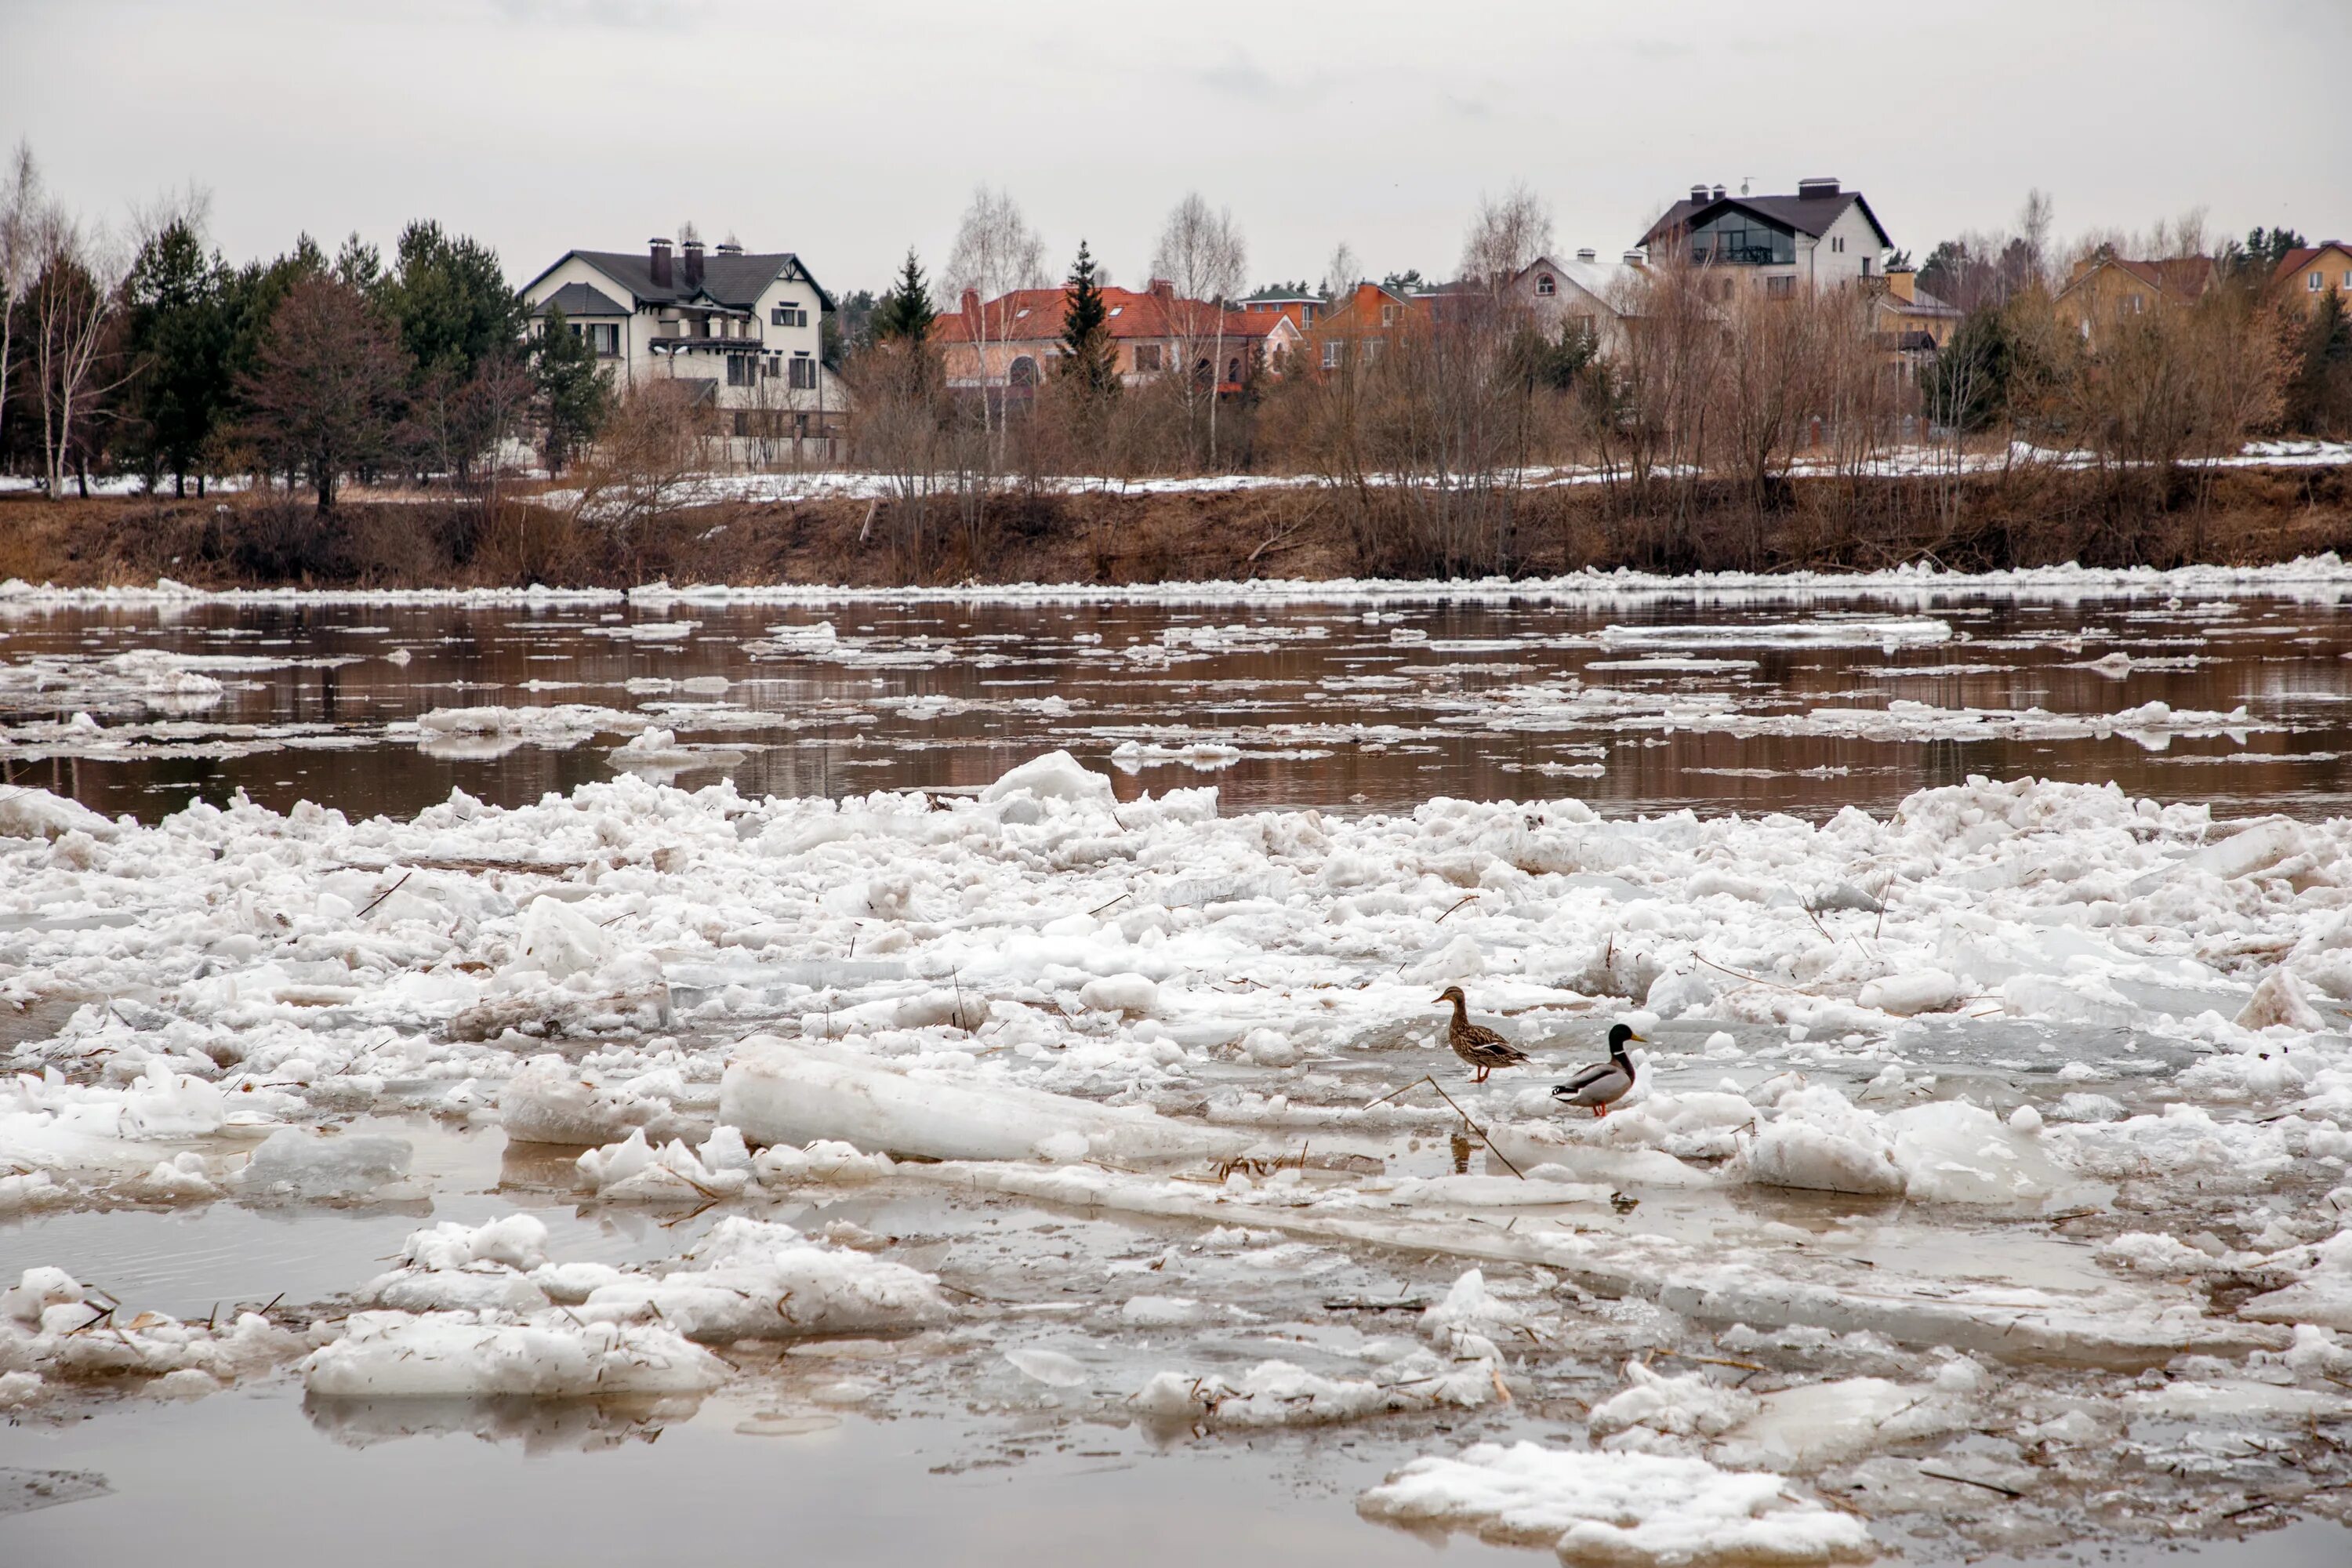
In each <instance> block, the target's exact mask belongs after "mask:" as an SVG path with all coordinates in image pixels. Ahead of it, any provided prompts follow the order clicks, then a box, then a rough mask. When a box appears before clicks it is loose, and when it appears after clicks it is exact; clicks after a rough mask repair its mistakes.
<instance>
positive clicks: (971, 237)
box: [940, 185, 1045, 432]
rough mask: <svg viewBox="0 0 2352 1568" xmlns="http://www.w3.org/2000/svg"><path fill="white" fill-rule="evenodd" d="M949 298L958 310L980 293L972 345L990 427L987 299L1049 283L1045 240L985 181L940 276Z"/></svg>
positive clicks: (973, 195)
mask: <svg viewBox="0 0 2352 1568" xmlns="http://www.w3.org/2000/svg"><path fill="white" fill-rule="evenodd" d="M940 281H941V283H942V284H943V285H944V287H945V289H946V290H947V293H948V296H949V302H950V303H953V304H954V305H955V306H956V307H957V308H958V309H961V306H962V296H963V294H964V293H965V291H967V290H970V291H971V292H972V293H975V294H977V295H978V296H979V297H980V311H979V320H978V321H975V322H973V323H972V348H973V352H974V353H976V354H977V355H978V356H979V361H980V398H981V415H980V417H981V427H982V431H983V432H985V431H986V430H988V428H989V427H990V416H989V390H988V302H989V300H992V299H993V298H995V297H996V296H998V295H1000V294H1008V293H1011V292H1012V291H1013V289H1042V288H1044V287H1045V241H1044V240H1042V239H1040V238H1039V237H1037V231H1036V230H1034V229H1033V228H1031V227H1030V226H1029V220H1028V219H1027V218H1026V217H1024V216H1022V212H1021V207H1020V205H1019V204H1018V203H1016V202H1015V201H1013V196H1012V195H1011V193H1009V192H1006V191H1001V190H1000V191H992V190H990V189H989V188H988V187H987V186H986V185H981V186H978V187H976V188H975V189H974V190H973V191H972V193H971V205H970V206H968V207H966V208H965V209H964V213H963V221H962V222H961V224H960V225H958V226H957V228H956V239H955V249H954V251H953V252H952V253H951V254H950V256H949V258H948V265H947V270H946V272H945V273H944V274H943V275H942V277H941V279H940Z"/></svg>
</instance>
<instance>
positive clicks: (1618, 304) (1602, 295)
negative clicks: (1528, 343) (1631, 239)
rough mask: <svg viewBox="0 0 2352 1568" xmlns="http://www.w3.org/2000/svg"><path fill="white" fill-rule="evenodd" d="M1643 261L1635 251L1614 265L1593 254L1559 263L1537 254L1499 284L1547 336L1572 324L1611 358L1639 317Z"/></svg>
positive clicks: (1580, 254)
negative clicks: (1627, 324)
mask: <svg viewBox="0 0 2352 1568" xmlns="http://www.w3.org/2000/svg"><path fill="white" fill-rule="evenodd" d="M1646 279H1647V274H1646V273H1645V272H1644V271H1643V255H1642V253H1641V252H1640V251H1638V250H1629V251H1626V252H1625V253H1624V254H1623V256H1622V258H1619V259H1617V260H1613V261H1603V260H1601V254H1600V252H1598V251H1595V250H1580V251H1578V252H1577V253H1576V254H1575V255H1574V256H1573V257H1571V258H1568V259H1567V260H1564V261H1562V260H1554V259H1553V258H1550V257H1549V256H1538V257H1537V258H1535V260H1534V261H1532V262H1530V263H1528V266H1526V267H1525V268H1521V269H1520V271H1519V273H1518V275H1517V277H1515V278H1513V279H1511V280H1510V281H1509V282H1508V283H1507V284H1505V285H1504V290H1503V293H1504V298H1505V300H1507V301H1508V302H1509V304H1510V305H1511V306H1512V307H1513V308H1514V309H1515V310H1518V311H1520V312H1522V313H1523V314H1525V315H1526V316H1527V317H1528V319H1529V320H1530V321H1535V322H1536V323H1537V324H1538V325H1539V326H1541V327H1542V328H1543V329H1544V330H1545V331H1546V332H1547V333H1557V332H1558V331H1559V330H1560V329H1561V328H1562V327H1565V326H1569V325H1570V324H1574V325H1577V326H1580V327H1581V328H1583V329H1584V330H1585V331H1589V332H1591V334H1592V336H1593V340H1594V341H1595V342H1598V343H1599V344H1600V345H1601V352H1602V353H1609V354H1614V353H1619V352H1621V351H1622V349H1623V347H1624V341H1625V329H1626V322H1627V321H1628V320H1629V319H1631V318H1633V317H1634V316H1637V315H1638V314H1639V313H1640V306H1639V304H1638V300H1640V298H1641V293H1642V288H1643V283H1644V282H1645V280H1646Z"/></svg>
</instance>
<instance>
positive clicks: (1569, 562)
mask: <svg viewBox="0 0 2352 1568" xmlns="http://www.w3.org/2000/svg"><path fill="white" fill-rule="evenodd" d="M1949 500H1950V497H1949V496H1948V494H1947V495H1944V496H1942V497H1939V496H1938V495H1937V492H1936V491H1935V490H1934V489H1933V488H1932V486H1931V485H1930V484H1929V483H1928V482H1927V481H1922V480H1866V481H1860V482H1849V481H1846V480H1841V479H1797V480H1795V481H1793V482H1791V483H1790V484H1789V485H1788V486H1786V487H1785V489H1783V490H1781V491H1780V492H1778V493H1777V494H1776V495H1775V496H1774V497H1773V498H1771V505H1770V506H1769V509H1763V510H1759V506H1758V504H1757V502H1756V500H1755V499H1754V497H1753V495H1752V493H1751V492H1750V491H1749V490H1748V489H1746V488H1744V487H1741V486H1739V485H1737V484H1734V483H1728V482H1727V483H1722V484H1710V485H1705V486H1701V487H1698V488H1696V489H1688V490H1684V491H1681V492H1678V493H1677V495H1676V497H1675V504H1674V507H1673V509H1672V511H1671V512H1670V513H1669V512H1668V511H1666V510H1664V509H1663V508H1661V509H1656V510H1651V511H1643V510H1637V509H1635V508H1633V507H1632V506H1629V505H1627V504H1625V503H1624V502H1623V501H1622V499H1620V498H1617V497H1613V496H1612V493H1611V492H1610V491H1609V490H1608V489H1606V488H1604V487H1601V486H1575V487H1565V488H1560V489H1545V490H1535V491H1529V492H1526V493H1524V494H1521V495H1519V496H1518V497H1517V498H1516V499H1515V500H1514V503H1513V507H1514V514H1513V519H1512V523H1513V531H1514V535H1515V540H1516V542H1515V545H1514V556H1515V563H1516V568H1517V572H1518V573H1520V574H1547V573H1554V572H1562V571H1572V570H1576V569H1578V568H1581V567H1585V566H1594V567H1601V568H1603V569H1606V568H1611V567H1615V566H1621V565H1622V566H1631V567H1635V568H1643V569H1649V570H1661V571H1696V570H1762V571H1771V570H1781V569H1789V568H1795V567H1813V568H1819V569H1825V570H1868V569H1871V568H1875V567H1884V566H1889V565H1893V564H1895V563H1901V562H1906V561H1916V560H1922V559H1929V560H1934V561H1936V562H1938V563H1941V564H1943V565H1944V566H1946V567H1949V568H1952V569H1955V570H1959V569H1974V570H1982V569H1987V568H1998V567H2007V566H2032V565H2041V564H2045V563H2053V562H2060V561H2072V560H2079V561H2082V562H2083V563H2085V564H2090V565H2142V564H2146V565H2155V566H2172V565H2179V564H2181V563H2187V562H2190V561H2211V562H2217V563H2224V564H2233V565H2253V564H2260V563H2266V562H2273V561H2283V560H2288V559H2292V558H2293V557H2294V556H2296V555H2302V554H2310V553H2315V552H2320V551H2325V550H2337V551H2344V552H2352V468H2280V469H2264V468H2240V469H2228V470H2221V471H2219V472H2217V473H2213V474H2210V475H2205V476H2199V475H2197V474H2194V473H2184V474H2182V475H2181V476H2180V477H2179V478H2178V479H2175V480H2174V481H2173V482H2172V484H2171V485H2170V486H2169V487H2168V489H2167V490H2166V492H2165V493H2163V494H2160V495H2147V496H2141V497H2138V498H2137V499H2136V500H2132V501H2130V502H2129V503H2128V504H2119V503H2118V502H2117V500H2116V497H2115V493H2114V491H2113V489H2112V487H2110V486H2106V485H2103V484H2102V483H2101V482H2100V481H2099V480H2098V479H2097V478H2096V477H2095V476H2092V475H2084V474H2065V473H2052V472H2047V471H2039V472H2034V473H2031V474H2024V475H2019V476H2011V477H2010V478H2008V479H2001V478H1997V477H1993V478H1986V479H1979V480H1971V481H1970V482H1969V484H1968V485H1967V486H1966V488H1965V489H1963V490H1962V491H1961V493H1960V495H1959V498H1958V506H1957V507H1954V506H1951V505H1949V504H1948V501H1949ZM1355 504H1359V503H1358V502H1356V501H1355V500H1353V499H1352V498H1351V497H1350V495H1349V493H1348V492H1346V491H1344V490H1329V491H1327V490H1323V489H1311V488H1310V489H1296V490H1256V491H1239V492H1233V493H1225V494H1208V495H1202V494H1179V495H1144V496H1124V497H1121V496H1106V495H1081V496H1063V495H1043V494H1040V495H1029V496H1024V495H1021V494H1013V495H1010V496H1003V497H999V498H996V499H994V500H992V501H991V502H990V504H989V506H988V508H987V510H986V513H985V520H984V522H983V524H982V527H981V528H980V529H979V530H978V531H977V532H976V533H968V532H967V531H964V530H961V529H959V530H956V531H952V532H951V533H947V534H943V535H940V536H938V537H935V538H934V539H932V540H931V541H930V542H929V543H928V545H927V547H926V548H925V549H924V550H923V552H922V553H921V555H920V557H919V559H918V558H914V557H911V556H910V555H909V554H908V551H907V547H906V545H905V543H904V542H903V537H904V536H903V533H902V531H899V530H897V529H894V528H893V527H891V526H889V522H890V520H889V518H888V516H887V514H888V512H889V510H890V503H888V502H887V501H886V502H883V503H881V505H880V507H879V512H880V514H881V515H880V516H878V517H876V518H874V519H872V520H871V525H870V526H868V523H869V517H868V513H869V511H872V510H875V509H874V508H873V507H872V505H871V503H868V502H866V501H864V500H837V501H814V502H803V503H793V504H776V505H769V504H757V503H744V502H730V503H726V504H722V505H715V506H702V507H692V508H685V509H680V510H674V511H670V512H667V513H664V514H661V515H659V516H656V517H654V518H652V519H650V520H648V521H645V522H643V523H641V524H640V525H638V526H636V527H635V528H632V529H629V530H626V531H613V530H609V529H604V528H599V527H596V526H594V525H592V524H584V523H582V522H580V521H576V520H575V519H573V518H572V517H571V516H569V515H567V514H566V513H564V512H562V511H559V510H552V509H550V508H546V507H541V506H538V505H535V504H533V503H532V502H530V500H528V499H527V498H526V499H522V500H506V501H502V502H501V503H500V505H499V508H498V509H497V510H496V511H495V512H492V511H491V510H488V509H486V508H484V507H482V506H481V505H479V504H477V503H474V502H471V501H468V500H462V499H455V498H453V499H447V500H441V499H432V500H412V501H400V502H392V501H383V500H357V501H353V502H352V503H351V504H349V505H346V506H342V507H341V508H339V509H338V510H337V511H336V512H335V513H334V514H333V515H332V516H331V517H330V518H328V519H326V520H324V521H321V520H320V518H318V516H317V515H316V514H315V513H314V512H312V511H311V510H310V506H309V505H308V503H307V502H302V501H292V502H289V501H286V500H282V499H274V498H268V497H234V498H229V499H227V500H215V499H206V500H201V501H199V500H194V499H190V500H170V499H168V498H154V499H145V498H115V499H101V500H86V501H85V500H65V501H59V502H55V503H52V502H48V501H45V500H38V499H33V498H26V497H10V498H8V499H5V500H0V578H8V577H20V578H23V579H25V580H26V581H28V582H34V583H41V582H50V583H56V584H59V585H68V586H91V585H100V584H145V583H152V582H153V581H154V580H155V579H156V578H157V577H159V576H164V577H172V578H175V579H177V580H179V581H181V582H184V583H189V584H195V585H198V586H204V587H228V586H236V585H257V584H310V585H314V586H320V587H326V586H383V587H389V586H421V587H431V586H451V587H475V586H512V585H521V584H530V583H544V584H550V585H555V586H605V587H620V586H627V585H630V584H636V583H642V582H647V581H650V580H652V579H655V578H658V577H667V579H669V580H670V581H672V582H676V583H735V584H754V583H781V582H803V583H814V582H822V583H838V584H854V585H898V584H909V583H932V584H945V583H960V582H965V581H979V582H1024V581H1036V582H1066V583H1093V584H1131V583H1152V582H1161V581H1168V580H1174V579H1242V578H1247V577H1252V576H1262V577H1265V576H1279V577H1304V578H1323V577H1335V576H1344V575H1350V574H1359V573H1363V572H1366V571H1368V570H1373V569H1376V568H1377V567H1378V566H1379V565H1380V564H1381V563H1374V562H1368V561H1366V560H1365V559H1363V557H1362V555H1361V544H1360V541H1361V540H1362V538H1363V537H1364V532H1363V530H1362V529H1361V527H1360V520H1358V519H1355V518H1353V517H1351V516H1350V514H1349V509H1350V507H1351V506H1352V505H1355Z"/></svg>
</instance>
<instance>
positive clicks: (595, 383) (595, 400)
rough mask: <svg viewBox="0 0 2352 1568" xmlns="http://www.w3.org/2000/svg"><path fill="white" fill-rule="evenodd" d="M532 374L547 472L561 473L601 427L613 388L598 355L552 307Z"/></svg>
mask: <svg viewBox="0 0 2352 1568" xmlns="http://www.w3.org/2000/svg"><path fill="white" fill-rule="evenodd" d="M531 373H532V375H533V377H534V378H535V379H536V380H537V382H538V384H539V398H540V417H541V424H542V425H543V426H544V427H545V429H546V433H547V434H546V441H545V446H544V450H545V452H546V455H547V468H548V471H549V472H550V473H561V472H562V471H563V468H565V466H566V465H568V464H569V463H570V462H571V461H572V458H573V456H574V455H575V454H577V453H578V452H579V450H580V449H581V448H582V447H585V446H586V445H587V444H588V443H589V442H591V441H593V440H594V439H595V438H596V435H597V432H598V431H600V430H602V429H603V428H604V419H605V416H607V415H608V414H609V413H610V412H611V411H612V404H613V389H612V387H611V385H610V384H607V383H606V382H605V380H604V374H603V373H602V372H600V371H599V370H598V369H597V368H596V351H595V350H594V349H593V348H590V347H589V346H588V340H587V339H586V338H585V337H584V336H583V335H582V334H580V333H578V332H575V331H572V323H570V322H569V321H565V320H564V319H563V308H562V306H560V305H551V306H550V307H549V308H548V312H547V319H546V320H545V321H543V322H541V325H540V330H539V341H538V342H537V343H536V344H535V345H534V347H533V352H532V364H531Z"/></svg>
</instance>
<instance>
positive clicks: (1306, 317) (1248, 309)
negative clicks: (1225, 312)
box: [1234, 288, 1323, 332]
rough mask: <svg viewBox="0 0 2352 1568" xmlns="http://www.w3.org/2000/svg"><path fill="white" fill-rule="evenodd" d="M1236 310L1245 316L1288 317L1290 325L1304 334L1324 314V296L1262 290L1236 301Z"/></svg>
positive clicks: (1245, 295)
mask: <svg viewBox="0 0 2352 1568" xmlns="http://www.w3.org/2000/svg"><path fill="white" fill-rule="evenodd" d="M1234 309H1235V310H1240V311H1242V312H1243V313H1244V314H1245V315H1252V316H1259V315H1271V316H1286V317H1288V318H1289V319H1290V324H1291V325H1292V326H1294V327H1297V329H1298V330H1299V331H1302V332H1303V331H1306V330H1307V328H1309V327H1311V326H1313V325H1314V324H1315V318H1316V317H1318V316H1319V315H1321V314H1322V313H1323V296H1322V295H1320V294H1297V293H1293V292H1292V291H1291V290H1289V289H1272V288H1268V289H1259V290H1258V291H1257V292H1256V293H1255V294H1244V295H1243V296H1242V297H1241V298H1240V299H1238V300H1234Z"/></svg>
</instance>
